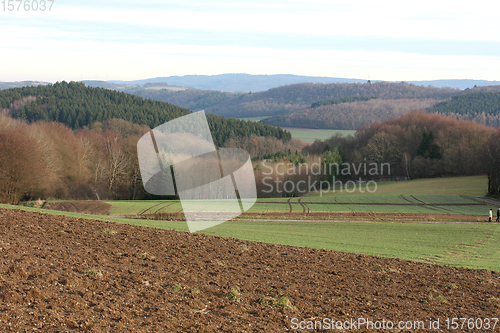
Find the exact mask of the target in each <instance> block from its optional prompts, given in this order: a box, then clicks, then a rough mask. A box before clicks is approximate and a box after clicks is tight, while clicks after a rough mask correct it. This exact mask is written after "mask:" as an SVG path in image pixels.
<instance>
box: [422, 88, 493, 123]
mask: <svg viewBox="0 0 500 333" xmlns="http://www.w3.org/2000/svg"><path fill="white" fill-rule="evenodd" d="M427 111H429V112H432V113H439V114H443V115H446V116H448V117H452V118H456V119H461V120H473V121H475V122H478V123H480V124H483V125H487V126H493V127H500V92H491V91H477V92H475V91H474V90H471V92H470V93H464V94H460V95H457V96H453V97H452V98H451V100H448V101H443V102H441V103H438V104H436V105H434V106H433V107H430V108H429V109H427Z"/></svg>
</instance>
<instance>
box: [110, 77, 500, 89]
mask: <svg viewBox="0 0 500 333" xmlns="http://www.w3.org/2000/svg"><path fill="white" fill-rule="evenodd" d="M109 82H110V83H116V84H120V85H124V84H125V85H138V84H140V85H143V84H146V83H158V82H165V83H168V84H169V85H173V86H175V85H177V86H184V87H190V88H196V89H202V90H219V91H227V92H250V91H251V92H260V91H266V90H268V89H272V88H277V87H281V86H285V85H291V84H297V83H365V82H367V80H366V79H352V78H351V79H348V78H339V77H322V76H300V75H290V74H275V75H252V74H220V75H186V76H168V77H157V78H151V79H145V80H135V81H116V80H114V81H109ZM374 82H380V81H377V80H372V83H374ZM405 82H406V83H409V84H414V85H418V86H426V87H427V86H429V85H430V86H433V87H436V88H445V87H449V88H456V89H466V88H473V87H474V86H488V85H500V81H487V80H468V79H463V80H427V81H405ZM393 83H394V82H393Z"/></svg>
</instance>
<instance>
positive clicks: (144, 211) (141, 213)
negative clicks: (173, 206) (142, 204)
mask: <svg viewBox="0 0 500 333" xmlns="http://www.w3.org/2000/svg"><path fill="white" fill-rule="evenodd" d="M159 205H163V202H160V203H158V204H156V205H153V206H151V207H148V208H146V209H144V210H143V211H142V212H140V213H139V214H138V215H144V214H146V212H147V211H148V210H150V209H151V208H155V207H156V206H159Z"/></svg>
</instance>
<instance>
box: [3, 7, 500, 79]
mask: <svg viewBox="0 0 500 333" xmlns="http://www.w3.org/2000/svg"><path fill="white" fill-rule="evenodd" d="M12 3H13V4H14V5H15V6H16V8H17V5H18V3H17V2H15V1H13V2H12ZM7 4H8V0H6V3H5V5H6V6H7ZM3 6H4V5H3V4H1V3H0V60H1V61H0V81H19V80H41V81H50V82H54V81H60V80H67V81H69V80H81V79H84V80H94V79H97V80H107V79H109V80H111V79H113V80H136V79H145V78H151V77H159V76H171V75H190V74H206V75H213V74H223V73H250V74H296V75H311V76H332V77H345V78H358V79H367V78H368V77H370V78H371V79H372V80H394V81H401V80H405V81H410V80H433V79H485V80H500V34H499V32H500V19H499V18H498V13H499V12H500V11H499V9H500V4H497V3H495V2H491V1H453V2H450V1H445V2H443V1H436V0H434V1H428V0H422V1H418V2H413V3H409V2H403V1H350V2H348V3H347V2H346V1H322V0H313V1H307V2H306V1H293V0H292V1H290V0H287V1H279V0H270V1H251V2H250V1H225V0H223V1H216V2H211V3H209V2H206V1H198V0H195V1H190V2H179V1H147V0H146V1H128V0H125V1H123V0H122V1H114V0H113V1H94V0H88V1H70V0H67V1H62V0H55V1H54V3H53V5H52V10H51V11H50V12H48V11H45V12H40V11H37V12H33V11H29V12H25V11H23V10H22V9H21V10H20V11H19V12H18V11H16V10H14V11H8V10H4V7H3ZM5 9H8V8H5Z"/></svg>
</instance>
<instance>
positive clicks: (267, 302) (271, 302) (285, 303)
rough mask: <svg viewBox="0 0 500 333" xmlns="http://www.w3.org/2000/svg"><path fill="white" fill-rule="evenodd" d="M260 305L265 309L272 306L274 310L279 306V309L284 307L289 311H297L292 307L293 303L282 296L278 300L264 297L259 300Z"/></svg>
mask: <svg viewBox="0 0 500 333" xmlns="http://www.w3.org/2000/svg"><path fill="white" fill-rule="evenodd" d="M258 304H259V306H261V307H264V308H265V307H267V306H270V307H273V308H274V307H277V306H279V307H282V308H283V309H288V310H292V309H295V306H294V305H292V302H291V301H290V299H289V298H288V297H286V296H281V297H279V298H277V299H276V298H274V297H268V296H264V297H262V298H261V299H260V300H259V302H258Z"/></svg>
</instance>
